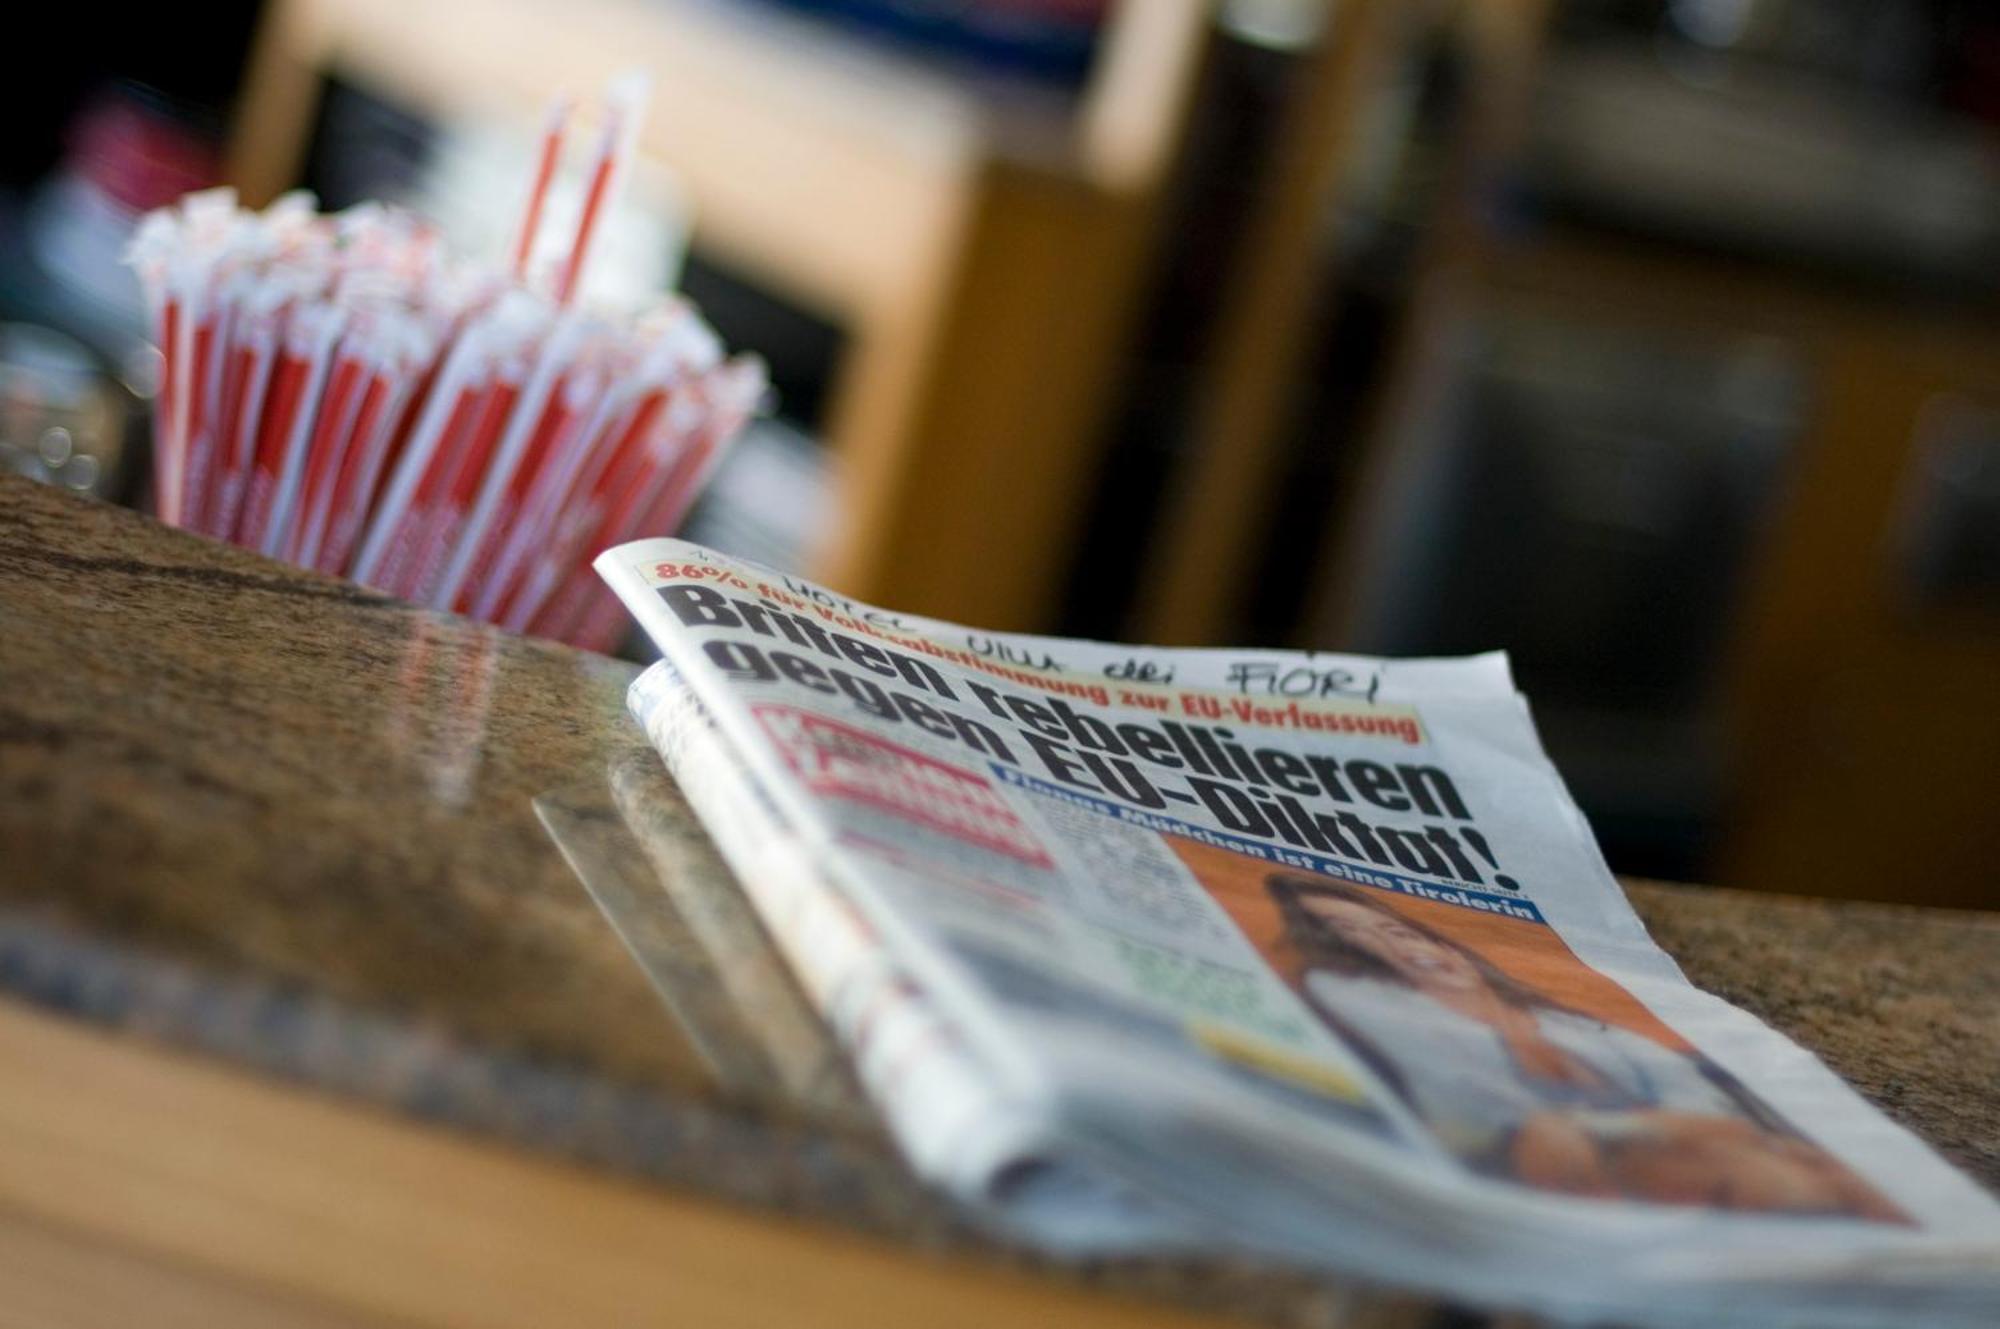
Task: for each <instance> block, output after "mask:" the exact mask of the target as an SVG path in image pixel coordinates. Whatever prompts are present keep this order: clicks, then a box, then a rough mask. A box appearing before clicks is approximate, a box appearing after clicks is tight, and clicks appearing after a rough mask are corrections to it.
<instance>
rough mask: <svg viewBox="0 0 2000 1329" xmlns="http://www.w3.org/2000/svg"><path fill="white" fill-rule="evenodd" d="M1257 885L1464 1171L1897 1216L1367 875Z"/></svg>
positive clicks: (1618, 1190) (1772, 1126)
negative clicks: (1364, 880) (1405, 909)
mask: <svg viewBox="0 0 2000 1329" xmlns="http://www.w3.org/2000/svg"><path fill="white" fill-rule="evenodd" d="M1265 889H1266V890H1267V891H1268V892H1269V894H1270V896H1271V899H1272V900H1273V901H1274V902H1275V903H1276V904H1277V906H1278V910H1279V914H1280V917H1281V918H1282V920H1283V924H1284V936H1285V940H1286V941H1287V942H1288V943H1289V944H1290V945H1291V946H1292V947H1294V948H1295V949H1296V951H1297V952H1298V957H1299V960H1300V967H1299V970H1298V975H1299V977H1298V984H1299V987H1300V990H1301V992H1302V994H1303V995H1304V996H1305V998H1306V1000H1307V1001H1308V1002H1310V1003H1311V1005H1312V1006H1313V1008H1314V1010H1315V1011H1317V1012H1318V1013H1319V1015H1320V1016H1321V1017H1322V1018H1323V1019H1324V1020H1325V1021H1326V1022H1327V1023H1328V1024H1329V1025H1330V1026H1331V1027H1332V1028H1333V1029H1334V1030H1335V1031H1336V1032H1337V1033H1339V1034H1340V1035H1341V1037H1342V1038H1343V1039H1344V1040H1345V1041H1346V1042H1347V1043H1349V1044H1350V1045H1351V1046H1352V1047H1354V1048H1355V1050H1356V1051H1357V1052H1359V1053H1360V1055H1361V1056H1362V1057H1363V1058H1364V1059H1365V1060H1366V1061H1367V1062H1368V1063H1369V1064H1370V1065H1371V1066H1372V1067H1373V1068H1374V1069H1375V1070H1376V1072H1377V1073H1378V1074H1379V1075H1381V1077H1382V1078H1383V1079H1384V1080H1385V1081H1387V1082H1388V1084H1389V1085H1390V1086H1391V1087H1392V1088H1394V1089H1395V1091H1396V1092H1397V1093H1398V1094H1399V1095H1400V1096H1401V1097H1402V1098H1403V1100H1404V1101H1405V1102H1406V1103H1407V1104H1408V1105H1409V1106H1410V1108H1411V1109H1412V1110H1413V1111H1414V1112H1415V1113H1416V1115H1417V1116H1418V1117H1419V1118H1420V1119H1421V1120H1422V1121H1423V1122H1424V1123H1425V1125H1426V1126H1428V1127H1429V1128H1430V1129H1431V1130H1432V1131H1433V1132H1434V1133H1435V1134H1436V1135H1437V1136H1438V1137H1439V1139H1441V1140H1442V1141H1443V1142H1444V1144H1445V1145H1446V1146H1447V1147H1448V1148H1449V1149H1451V1151H1452V1152H1453V1153H1455V1154H1457V1155H1458V1156H1459V1157H1460V1158H1461V1159H1463V1160H1464V1161H1465V1162H1466V1163H1467V1164H1468V1165H1469V1166H1471V1167H1473V1168H1475V1169H1477V1170H1478V1171H1481V1172H1484V1173H1487V1174H1489V1175H1493V1176H1500V1177H1505V1178H1509V1179H1511V1180H1514V1181H1518V1182H1522V1183H1524V1184H1527V1185H1531V1186H1537V1187H1541V1188H1545V1189H1551V1190H1561V1191H1568V1192H1571V1193H1575V1194H1584V1195H1596V1196H1603V1197H1607V1198H1612V1197H1624V1198H1629V1199H1640V1200H1648V1201H1653V1202H1656V1203H1670V1204H1689V1205H1702V1206H1708V1207H1715V1208H1726V1209H1742V1210H1757V1211H1767V1212H1790V1213H1818V1214H1841V1215H1848V1216H1853V1217H1866V1218H1874V1219H1880V1220H1884V1221H1900V1220H1901V1217H1902V1216H1901V1215H1900V1214H1899V1213H1898V1212H1897V1211H1896V1210H1895V1208H1894V1207H1893V1206H1891V1205H1890V1204H1889V1203H1888V1202H1887V1201H1886V1200H1884V1199H1883V1198H1882V1197H1881V1196H1880V1195H1879V1194H1877V1193H1876V1192H1875V1191H1873V1190H1872V1189H1871V1188H1869V1187H1868V1186H1867V1185H1866V1184H1864V1183H1863V1182H1862V1181H1861V1180H1860V1179H1859V1178H1858V1177H1856V1176H1854V1174H1853V1173H1851V1172H1850V1171H1848V1170H1847V1169H1846V1168H1845V1167H1843V1166H1841V1165H1840V1164H1839V1163H1838V1162H1836V1161H1835V1160H1834V1159H1833V1157H1832V1156H1831V1155H1829V1154H1828V1153H1827V1152H1826V1151H1825V1150H1823V1149H1821V1148H1819V1147H1818V1146H1817V1145H1814V1144H1812V1143H1810V1142H1808V1141H1806V1140H1805V1139H1803V1138H1801V1137H1800V1136H1799V1135H1798V1134H1797V1132H1795V1131H1793V1130H1792V1129H1791V1128H1790V1127H1789V1126H1787V1125H1786V1124H1785V1123H1784V1122H1783V1121H1782V1120H1780V1119H1779V1118H1778V1117H1777V1116H1776V1114H1775V1113H1773V1112H1772V1111H1771V1110H1770V1109H1769V1108H1768V1107H1766V1106H1765V1105H1764V1104H1762V1103H1760V1102H1758V1101H1757V1100H1756V1099H1755V1098H1753V1097H1752V1096H1751V1095H1750V1094H1749V1093H1748V1092H1747V1091H1745V1090H1744V1089H1743V1088H1742V1087H1741V1086H1740V1085H1738V1084H1736V1083H1735V1082H1734V1081H1733V1080H1732V1079H1731V1078H1730V1077H1729V1076H1728V1075H1727V1074H1726V1073H1725V1072H1723V1071H1722V1070H1721V1069H1720V1068H1719V1067H1717V1066H1715V1065H1713V1064H1712V1063H1710V1062H1708V1061H1707V1060H1706V1059H1704V1058H1701V1057H1699V1056H1697V1055H1694V1054H1691V1053H1688V1052H1684V1051H1681V1050H1679V1049H1676V1048H1672V1047H1668V1046H1665V1045H1663V1044H1662V1043H1660V1042H1658V1041H1656V1040H1654V1039H1651V1038H1648V1037H1646V1036H1645V1035H1643V1034H1640V1033H1636V1032H1634V1031H1632V1030H1630V1029H1626V1028H1622V1027H1619V1026H1617V1025H1613V1024H1609V1023H1606V1022H1605V1021H1603V1020H1599V1019H1595V1018H1593V1017H1591V1016H1589V1015H1586V1014H1584V1013H1582V1012H1580V1011H1576V1010H1573V1009H1571V1008H1569V1007H1568V1006H1565V1005H1563V1004H1562V1003H1560V1002H1558V1001H1556V1000H1554V999H1553V998H1551V997H1549V996H1548V995H1547V994H1546V993H1543V992H1541V991H1539V990H1537V989H1536V988H1534V987H1531V986H1529V985H1527V984H1525V983H1522V982H1521V981H1520V980H1518V979H1516V978H1514V977H1512V976H1511V975H1509V974H1507V973H1506V972H1504V971H1502V970H1501V969H1500V968H1499V967H1498V966H1496V965H1495V964H1494V963H1493V962H1492V961H1491V960H1489V959H1487V958H1486V957H1485V956H1484V955H1481V954H1480V953H1479V952H1478V951H1476V950H1474V949H1473V948H1471V947H1469V946H1467V945H1466V944H1464V943H1463V942H1461V941H1459V940H1457V939H1455V938H1453V937H1449V936H1446V935H1445V934H1444V933H1442V932H1439V931H1438V930H1437V929H1435V928H1433V927H1430V926H1428V925H1427V924H1425V923H1423V922H1420V921H1418V920H1416V919H1414V918H1411V917H1409V916H1408V915H1406V914H1404V913H1402V912H1401V911H1399V910H1397V909H1396V908H1395V907H1394V906H1393V905H1391V904H1390V903H1389V902H1388V901H1387V900H1385V899H1383V898H1382V893H1381V892H1380V891H1378V890H1375V889H1372V888H1369V887H1365V886H1360V885H1356V884H1353V883H1349V882H1344V881H1340V880H1337V879H1333V878H1327V877H1306V876H1299V875H1293V874H1288V873H1272V874H1271V875H1270V876H1269V877H1267V878H1266V879H1265ZM1578 963H1581V962H1580V961H1579V962H1578Z"/></svg>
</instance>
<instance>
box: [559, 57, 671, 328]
mask: <svg viewBox="0 0 2000 1329" xmlns="http://www.w3.org/2000/svg"><path fill="white" fill-rule="evenodd" d="M651 91H652V84H651V80H649V79H648V78H647V77H646V76H645V75H644V74H641V73H631V74H626V75H624V76H623V77H621V78H619V79H618V80H617V81H616V82H614V83H613V84H612V85H611V87H610V89H609V90H608V91H607V92H606V93H605V95H604V125H603V127H602V128H601V129H600V130H599V131H598V135H597V152H596V155H595V156H594V157H593V158H592V159H591V164H590V181H589V184H588V185H587V186H586V187H585V192H584V196H583V206H582V208H581V209H579V210H578V212H577V217H576V238H575V239H574V240H572V241H571V242H570V247H569V257H568V258H567V259H565V260H564V262H563V269H562V276H561V277H560V278H559V279H558V280H557V282H556V299H557V301H558V302H560V303H562V304H568V303H570V301H572V300H574V299H575V298H576V294H577V292H578V290H580V289H581V287H582V285H583V273H584V268H585V267H586V265H588V263H589V262H590V251H591V246H592V244H593V243H595V241H596V239H597V234H598V229H599V227H600V226H601V225H602V223H603V220H604V213H605V211H606V210H607V209H608V208H610V206H611V205H612V203H613V202H614V201H615V200H616V199H617V196H618V189H619V187H620V186H622V185H623V184H624V182H625V176H626V175H627V173H628V172H629V171H630V168H631V161H632V152H633V148H634V144H635V140H636V139H637V138H638V136H639V124H640V121H641V120H642V119H643V117H644V115H645V111H646V101H647V99H648V97H649V96H650V95H651Z"/></svg>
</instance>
